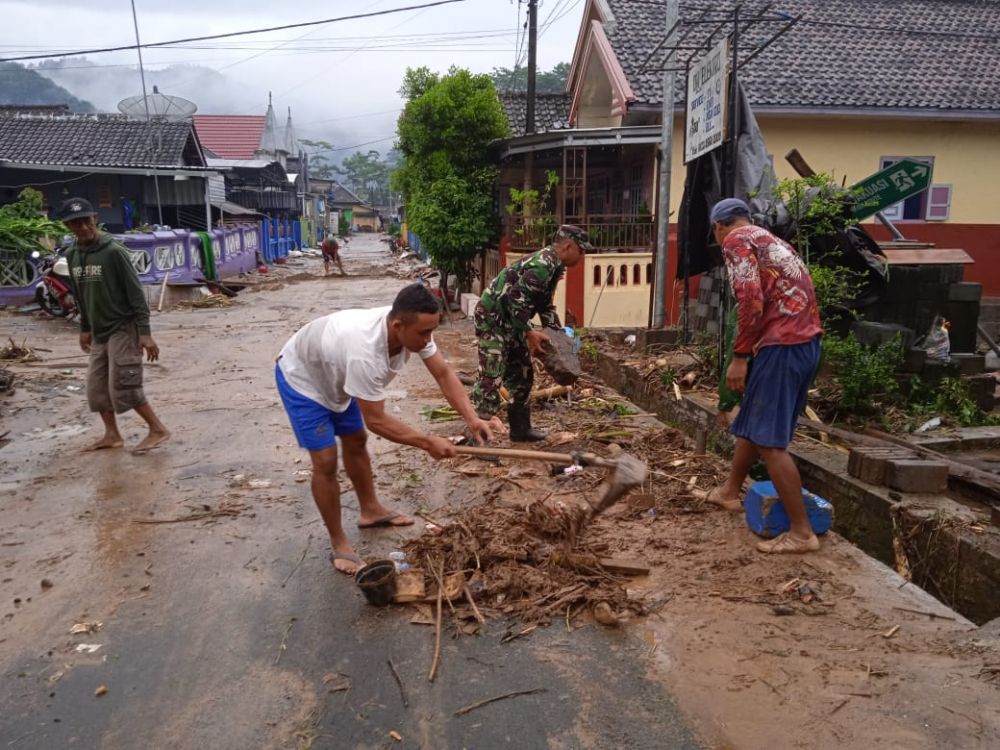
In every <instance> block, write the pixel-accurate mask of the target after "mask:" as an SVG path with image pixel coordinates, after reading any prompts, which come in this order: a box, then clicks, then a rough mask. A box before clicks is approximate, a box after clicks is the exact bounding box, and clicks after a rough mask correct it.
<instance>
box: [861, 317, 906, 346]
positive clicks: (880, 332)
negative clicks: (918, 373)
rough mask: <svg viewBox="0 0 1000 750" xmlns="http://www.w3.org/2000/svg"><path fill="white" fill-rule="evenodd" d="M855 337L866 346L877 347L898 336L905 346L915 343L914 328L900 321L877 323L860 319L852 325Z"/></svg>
mask: <svg viewBox="0 0 1000 750" xmlns="http://www.w3.org/2000/svg"><path fill="white" fill-rule="evenodd" d="M851 330H852V331H853V332H854V335H855V337H857V339H858V341H860V342H861V343H862V344H864V345H865V346H869V347H876V346H880V345H882V344H885V343H888V342H889V341H892V340H893V339H894V338H896V336H897V335H898V336H900V337H901V338H902V341H903V348H904V349H909V348H910V347H911V346H912V345H913V340H914V338H915V334H914V332H913V329H911V328H907V327H906V326H902V325H899V324H898V323H876V322H874V321H870V320H859V321H857V322H856V323H854V325H852V326H851Z"/></svg>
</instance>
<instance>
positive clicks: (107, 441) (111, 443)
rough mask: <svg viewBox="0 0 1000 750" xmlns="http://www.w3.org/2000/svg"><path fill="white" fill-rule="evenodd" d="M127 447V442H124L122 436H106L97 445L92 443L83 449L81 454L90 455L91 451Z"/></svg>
mask: <svg viewBox="0 0 1000 750" xmlns="http://www.w3.org/2000/svg"><path fill="white" fill-rule="evenodd" d="M123 445H125V441H124V440H122V436H121V435H105V436H104V437H102V438H101V439H100V440H98V441H97V442H96V443H91V444H90V445H88V446H87V447H86V448H81V449H80V452H81V453H89V452H90V451H102V450H105V449H106V448H121V447H122V446H123Z"/></svg>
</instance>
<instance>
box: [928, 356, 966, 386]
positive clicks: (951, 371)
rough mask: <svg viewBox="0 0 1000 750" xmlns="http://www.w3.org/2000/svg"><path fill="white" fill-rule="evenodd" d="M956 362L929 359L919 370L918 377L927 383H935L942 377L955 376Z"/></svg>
mask: <svg viewBox="0 0 1000 750" xmlns="http://www.w3.org/2000/svg"><path fill="white" fill-rule="evenodd" d="M957 377H958V363H957V362H952V361H951V360H949V361H947V362H943V361H941V360H939V359H929V360H927V361H926V362H924V366H923V369H921V370H920V379H921V380H923V381H924V382H925V383H927V384H928V385H937V384H938V383H940V382H941V380H942V379H943V378H957Z"/></svg>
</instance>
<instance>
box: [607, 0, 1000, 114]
mask: <svg viewBox="0 0 1000 750" xmlns="http://www.w3.org/2000/svg"><path fill="white" fill-rule="evenodd" d="M606 2H607V4H608V6H609V7H610V8H611V11H612V13H613V14H614V22H613V23H612V24H610V25H609V26H606V27H605V30H606V32H607V35H608V39H609V41H610V42H611V46H612V48H613V49H614V51H615V55H616V56H617V57H618V60H619V62H620V63H621V65H622V68H623V69H624V71H625V74H626V75H627V77H628V79H629V83H630V84H631V86H632V89H633V91H634V92H635V95H636V98H637V102H636V103H637V104H660V103H662V101H663V96H662V88H663V86H662V74H661V73H659V72H644V73H639V68H640V67H641V66H642V64H643V62H644V60H645V59H646V57H647V55H648V54H649V52H650V51H651V50H652V49H653V48H654V47H655V46H656V44H658V43H659V42H660V41H661V40H662V38H663V36H664V30H665V28H664V27H665V22H664V6H663V4H662V3H651V2H649V0H606ZM732 5H733V3H732V2H731V1H730V2H726V3H719V2H717V1H713V0H682V3H681V14H682V17H684V18H695V17H697V16H699V15H700V14H701V13H702V11H704V10H705V9H706V8H708V9H709V10H710V15H709V16H708V17H710V18H720V17H722V15H724V14H728V12H729V10H730V9H731V8H732ZM758 7H760V3H759V2H753V3H746V4H745V5H744V9H743V11H742V12H743V14H744V15H750V14H751V13H752V12H753V11H754V9H755V8H758ZM775 7H776V8H777V9H778V10H781V11H782V12H783V13H788V14H790V15H793V16H794V15H800V14H801V15H802V16H803V18H802V22H801V23H799V24H798V25H797V26H795V27H794V28H792V29H791V31H789V32H788V33H787V34H786V35H784V36H783V37H781V38H780V39H778V40H777V41H776V42H775V44H774V45H772V46H771V47H770V48H768V49H767V50H765V51H764V52H762V53H761V54H760V56H759V57H757V58H756V59H754V60H753V61H752V62H751V63H750V64H749V65H748V66H747V67H746V68H744V69H743V71H742V72H741V81H742V82H743V84H744V86H745V88H746V90H747V94H748V95H749V97H750V102H751V104H753V105H755V106H758V107H761V106H770V107H787V108H806V107H808V108H829V109H838V108H841V109H848V108H854V109H858V108H860V109H869V108H875V109H916V110H921V109H922V110H930V111H936V110H945V111H947V110H972V111H976V110H979V111H986V112H1000V42H998V41H997V35H1000V2H998V1H997V0H782V2H781V3H779V4H777V6H775ZM823 24H827V25H823ZM832 24H837V25H832ZM776 28H777V27H775V26H773V25H771V27H770V29H771V30H772V31H773V30H775V29H776ZM885 29H909V30H924V31H932V32H945V31H947V32H956V33H960V34H964V35H966V36H962V37H958V36H953V37H948V36H941V35H938V34H935V35H917V34H907V33H902V32H895V33H894V32H890V31H886V30H885ZM704 33H705V32H704V31H702V32H701V34H702V35H704ZM766 33H768V30H767V29H765V28H763V25H761V26H758V27H757V28H755V29H753V31H752V32H751V33H750V34H748V35H747V38H745V39H744V43H745V44H746V45H748V46H746V47H744V44H741V48H744V49H750V46H749V45H752V44H753V43H754V42H755V41H757V40H759V39H760V38H761V36H762V35H763V34H766ZM698 34H699V32H698V31H695V32H693V34H692V38H694V37H696V36H698ZM976 35H978V36H979V37H980V38H974V37H975V36H976ZM682 54H685V55H686V54H690V53H689V52H688V53H682ZM681 78H683V75H681V76H678V79H681ZM681 83H682V82H681V81H680V80H678V89H677V90H678V103H680V100H681V99H682V96H683V95H682V91H683V89H682V88H681Z"/></svg>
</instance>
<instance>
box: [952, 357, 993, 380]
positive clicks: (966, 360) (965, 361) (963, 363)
mask: <svg viewBox="0 0 1000 750" xmlns="http://www.w3.org/2000/svg"><path fill="white" fill-rule="evenodd" d="M951 360H952V362H955V363H957V364H958V374H959V375H981V374H982V373H983V372H984V371H985V370H986V356H985V355H984V354H963V353H958V354H952V355H951Z"/></svg>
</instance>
